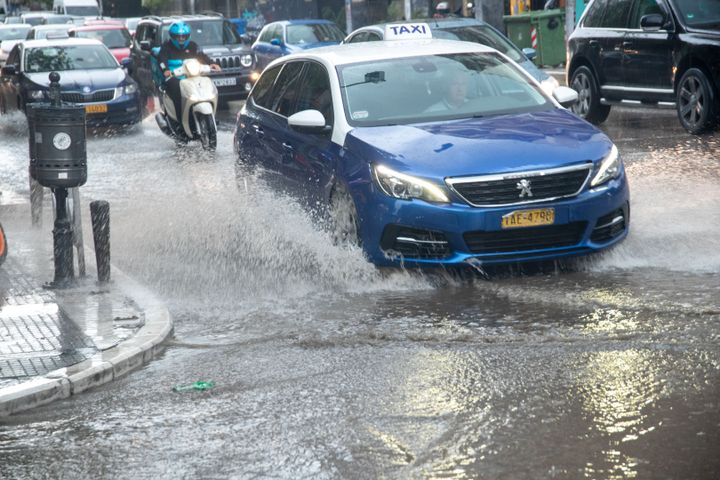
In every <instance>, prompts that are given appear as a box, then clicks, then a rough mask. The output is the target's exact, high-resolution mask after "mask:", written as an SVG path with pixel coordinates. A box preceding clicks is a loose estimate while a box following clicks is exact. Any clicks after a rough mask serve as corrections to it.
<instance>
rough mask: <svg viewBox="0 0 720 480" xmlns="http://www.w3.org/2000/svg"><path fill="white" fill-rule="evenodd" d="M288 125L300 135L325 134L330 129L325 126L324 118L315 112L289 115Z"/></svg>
mask: <svg viewBox="0 0 720 480" xmlns="http://www.w3.org/2000/svg"><path fill="white" fill-rule="evenodd" d="M288 125H290V128H292V129H293V130H296V131H298V132H301V133H325V132H328V131H330V128H331V127H330V126H329V125H325V117H323V114H322V113H320V112H319V111H317V110H303V111H301V112H297V113H295V114H293V115H290V116H289V117H288Z"/></svg>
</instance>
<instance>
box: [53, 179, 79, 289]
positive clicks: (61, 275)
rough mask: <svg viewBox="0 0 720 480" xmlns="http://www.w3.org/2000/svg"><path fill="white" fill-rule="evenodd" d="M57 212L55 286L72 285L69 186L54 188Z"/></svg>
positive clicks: (54, 244) (54, 243)
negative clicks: (68, 204)
mask: <svg viewBox="0 0 720 480" xmlns="http://www.w3.org/2000/svg"><path fill="white" fill-rule="evenodd" d="M53 193H54V194H55V199H56V209H57V214H56V216H55V226H54V228H53V254H54V255H53V257H54V258H55V279H54V280H53V286H54V287H55V288H66V287H68V286H70V285H71V284H72V282H73V278H74V277H75V271H74V270H75V269H74V266H73V244H72V225H71V224H70V219H69V218H68V215H67V201H66V200H67V193H68V191H67V188H54V189H53Z"/></svg>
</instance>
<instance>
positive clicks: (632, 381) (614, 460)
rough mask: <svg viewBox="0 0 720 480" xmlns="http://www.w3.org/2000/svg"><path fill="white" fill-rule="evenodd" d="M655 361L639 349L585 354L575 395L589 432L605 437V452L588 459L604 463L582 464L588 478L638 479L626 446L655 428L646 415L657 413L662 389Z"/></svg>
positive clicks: (635, 466)
mask: <svg viewBox="0 0 720 480" xmlns="http://www.w3.org/2000/svg"><path fill="white" fill-rule="evenodd" d="M656 361H657V358H653V355H652V354H651V352H649V351H644V350H637V349H631V350H620V351H604V352H597V353H592V354H590V355H589V358H588V362H587V364H586V366H585V369H584V371H583V372H582V374H581V375H580V376H579V378H578V381H579V383H578V385H577V390H578V391H579V395H580V397H581V398H582V404H583V407H584V410H585V412H586V415H587V416H588V417H589V419H590V420H591V422H592V424H593V428H594V429H595V430H597V431H599V432H600V433H601V434H602V435H603V436H605V437H608V439H609V441H608V443H607V444H606V445H607V446H609V448H604V449H602V450H601V451H600V452H599V454H598V453H595V454H593V455H592V457H594V458H597V457H600V458H599V461H600V462H602V463H601V464H593V463H588V464H587V465H586V468H585V475H586V476H587V477H588V478H596V477H598V476H599V477H602V478H608V479H625V478H637V476H638V470H637V467H638V462H639V460H638V458H636V457H634V456H633V455H631V454H630V453H629V451H630V450H631V449H630V448H628V444H630V443H632V442H634V441H636V440H638V438H640V437H641V436H643V435H645V434H647V433H648V432H651V431H653V430H654V429H655V428H656V426H657V425H651V424H649V423H648V422H649V417H648V415H647V414H646V411H647V409H653V408H655V404H656V402H657V401H658V399H659V397H660V394H661V390H662V387H663V385H662V382H661V381H660V380H659V379H658V378H657V376H656V366H655V363H656ZM600 445H603V443H601V444H600ZM589 456H590V455H589Z"/></svg>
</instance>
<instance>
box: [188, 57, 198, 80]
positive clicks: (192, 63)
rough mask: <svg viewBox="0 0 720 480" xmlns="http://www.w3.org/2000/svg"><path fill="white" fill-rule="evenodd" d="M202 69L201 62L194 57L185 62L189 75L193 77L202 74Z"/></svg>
mask: <svg viewBox="0 0 720 480" xmlns="http://www.w3.org/2000/svg"><path fill="white" fill-rule="evenodd" d="M200 69H201V67H200V62H198V61H197V60H195V59H194V58H192V59H190V60H187V61H186V62H185V70H187V73H188V75H189V76H191V77H197V76H198V75H200Z"/></svg>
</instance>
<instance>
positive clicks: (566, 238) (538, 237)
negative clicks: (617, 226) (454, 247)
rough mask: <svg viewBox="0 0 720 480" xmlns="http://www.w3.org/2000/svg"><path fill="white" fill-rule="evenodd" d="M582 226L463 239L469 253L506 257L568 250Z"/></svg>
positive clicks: (469, 234)
mask: <svg viewBox="0 0 720 480" xmlns="http://www.w3.org/2000/svg"><path fill="white" fill-rule="evenodd" d="M585 226H586V223H585V222H573V223H568V224H565V225H550V226H546V227H530V228H518V229H512V230H498V231H491V232H484V231H478V232H467V233H465V234H464V235H463V238H464V239H465V243H466V244H467V246H468V249H469V250H470V251H471V252H472V253H507V252H519V251H527V250H543V249H546V248H561V247H570V246H572V245H576V244H578V243H580V240H581V239H582V235H583V232H584V231H585Z"/></svg>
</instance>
